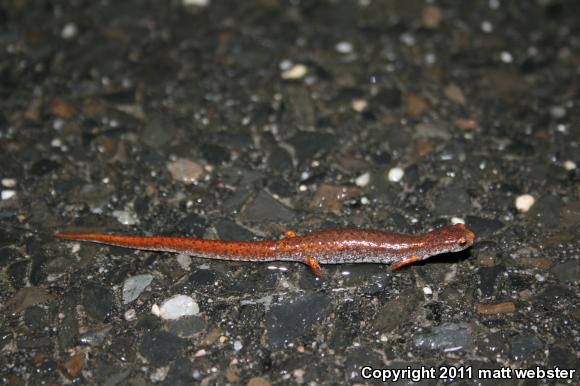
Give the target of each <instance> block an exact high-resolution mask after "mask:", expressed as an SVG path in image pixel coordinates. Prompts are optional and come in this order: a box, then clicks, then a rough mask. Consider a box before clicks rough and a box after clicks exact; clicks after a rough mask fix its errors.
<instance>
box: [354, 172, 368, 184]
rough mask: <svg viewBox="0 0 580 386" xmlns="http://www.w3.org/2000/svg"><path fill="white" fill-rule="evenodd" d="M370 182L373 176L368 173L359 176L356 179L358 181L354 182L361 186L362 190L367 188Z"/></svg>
mask: <svg viewBox="0 0 580 386" xmlns="http://www.w3.org/2000/svg"><path fill="white" fill-rule="evenodd" d="M370 181H371V174H370V173H368V172H367V173H363V174H361V175H360V176H358V177H357V178H356V180H354V183H355V184H356V185H357V186H360V187H361V188H362V187H365V186H367V185H368V184H369V182H370Z"/></svg>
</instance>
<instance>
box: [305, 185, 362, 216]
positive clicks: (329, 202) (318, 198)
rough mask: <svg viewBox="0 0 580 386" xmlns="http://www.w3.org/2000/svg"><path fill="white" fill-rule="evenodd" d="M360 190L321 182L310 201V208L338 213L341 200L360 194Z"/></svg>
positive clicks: (340, 207)
mask: <svg viewBox="0 0 580 386" xmlns="http://www.w3.org/2000/svg"><path fill="white" fill-rule="evenodd" d="M360 194H361V191H360V189H359V188H357V187H353V186H340V185H332V184H326V183H325V184H321V185H320V186H319V187H318V190H317V191H316V193H315V194H314V197H313V198H312V200H311V201H310V208H311V209H319V210H322V211H326V212H336V213H339V212H340V210H341V209H342V204H343V200H347V199H352V198H354V197H358V196H360Z"/></svg>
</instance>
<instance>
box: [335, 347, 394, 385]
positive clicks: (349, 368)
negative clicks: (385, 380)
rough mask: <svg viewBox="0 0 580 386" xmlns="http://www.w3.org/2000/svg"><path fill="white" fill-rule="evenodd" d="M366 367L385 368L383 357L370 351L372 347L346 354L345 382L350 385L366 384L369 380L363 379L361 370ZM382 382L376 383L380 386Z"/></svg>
mask: <svg viewBox="0 0 580 386" xmlns="http://www.w3.org/2000/svg"><path fill="white" fill-rule="evenodd" d="M365 366H371V367H372V368H374V369H382V368H384V367H385V364H384V362H383V361H382V360H381V356H380V355H379V354H378V353H376V352H375V351H373V350H372V349H370V347H364V346H361V347H355V348H353V349H350V350H348V351H347V353H346V361H345V362H344V369H345V378H346V379H345V380H344V382H346V383H348V384H355V383H361V384H362V383H366V382H369V380H366V379H363V378H362V377H361V369H362V368H363V367H365ZM379 383H380V382H378V381H377V382H376V384H379Z"/></svg>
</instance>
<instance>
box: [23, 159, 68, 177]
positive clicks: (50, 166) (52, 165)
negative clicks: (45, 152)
mask: <svg viewBox="0 0 580 386" xmlns="http://www.w3.org/2000/svg"><path fill="white" fill-rule="evenodd" d="M60 167H61V164H60V163H58V162H56V161H52V160H49V159H44V158H43V159H41V160H38V161H36V162H35V163H34V164H33V165H32V167H31V168H30V173H31V174H33V175H35V176H43V175H45V174H48V173H50V172H52V171H54V170H57V169H59V168H60Z"/></svg>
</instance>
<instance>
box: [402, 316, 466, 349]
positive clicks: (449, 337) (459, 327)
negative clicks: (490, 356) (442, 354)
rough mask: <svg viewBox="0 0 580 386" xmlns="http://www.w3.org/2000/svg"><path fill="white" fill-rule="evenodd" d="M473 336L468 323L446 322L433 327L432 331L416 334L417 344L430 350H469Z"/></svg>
mask: <svg viewBox="0 0 580 386" xmlns="http://www.w3.org/2000/svg"><path fill="white" fill-rule="evenodd" d="M472 339H473V338H472V336H471V331H470V329H469V325H468V324H467V323H445V324H442V325H441V326H437V327H432V328H431V331H429V332H425V333H420V334H416V336H415V338H414V341H415V346H416V347H418V348H422V349H429V350H449V349H453V350H454V351H456V350H461V351H469V349H470V348H471V345H472Z"/></svg>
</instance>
